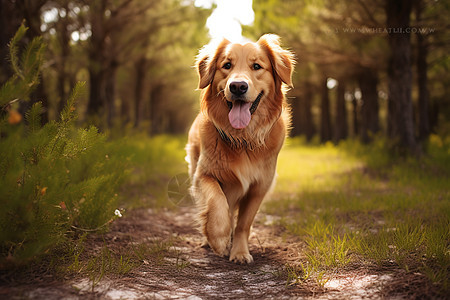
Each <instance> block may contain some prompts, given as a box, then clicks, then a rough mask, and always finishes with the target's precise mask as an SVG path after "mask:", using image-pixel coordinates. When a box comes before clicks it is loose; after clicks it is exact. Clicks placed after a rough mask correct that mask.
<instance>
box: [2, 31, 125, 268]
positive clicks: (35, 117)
mask: <svg viewBox="0 0 450 300" xmlns="http://www.w3.org/2000/svg"><path fill="white" fill-rule="evenodd" d="M25 30H26V29H25V28H24V27H23V26H22V27H21V28H20V29H19V31H18V33H17V34H16V36H15V37H14V38H13V40H12V41H11V44H10V47H11V62H12V64H13V69H14V70H15V72H16V73H15V75H14V76H13V78H12V79H10V80H9V81H8V82H7V83H6V84H5V86H7V87H6V88H5V86H3V87H2V89H1V90H2V95H1V101H2V102H1V104H5V103H6V105H9V102H8V101H9V99H11V98H12V97H16V96H17V95H20V97H21V99H28V95H29V93H30V92H31V90H32V89H33V88H34V87H35V85H36V84H37V83H38V80H37V78H38V75H37V74H38V71H39V69H40V67H41V65H42V63H43V61H42V57H41V54H40V53H41V51H42V49H43V44H42V42H41V41H40V40H39V39H36V40H33V42H31V43H30V45H28V46H27V47H26V49H25V51H24V53H23V54H22V56H21V59H20V61H19V59H18V58H17V56H18V50H17V48H16V44H17V43H18V41H19V40H20V38H21V37H22V36H23V34H24V32H25ZM24 85H26V86H27V87H26V88H24ZM83 90H84V83H78V84H77V85H76V87H75V88H74V91H73V93H72V95H71V96H70V98H69V100H68V102H67V104H66V106H65V108H64V109H63V111H62V113H61V117H60V120H59V121H52V122H50V123H48V124H45V125H44V126H41V118H40V115H41V114H42V112H43V107H42V104H41V103H39V102H38V103H35V104H33V106H32V107H31V109H30V110H29V111H28V112H27V113H26V114H25V119H26V123H27V124H24V122H20V121H21V119H19V120H18V121H15V122H11V121H9V120H7V119H8V116H7V115H4V116H2V117H1V118H2V120H1V124H3V127H2V132H1V136H0V148H1V149H2V156H1V159H0V191H1V193H0V202H1V203H2V210H1V211H0V266H1V265H2V264H5V263H22V262H26V261H28V260H29V259H33V258H35V257H38V256H40V255H42V254H44V253H48V252H49V251H51V250H52V249H53V248H54V247H55V246H57V245H59V244H61V243H63V242H64V241H66V240H67V239H68V238H69V236H70V234H71V232H73V231H95V230H99V229H104V228H105V227H106V225H108V224H109V223H110V222H111V221H112V220H113V219H114V218H115V214H114V211H115V209H116V208H117V201H118V200H117V199H118V197H117V194H116V189H117V187H118V185H119V183H120V182H121V180H122V178H123V175H124V170H125V164H124V161H126V160H125V159H124V158H123V157H120V156H119V155H118V154H117V153H116V152H115V150H114V149H112V148H111V147H110V145H109V144H108V143H107V142H106V139H105V136H104V135H102V134H99V133H98V131H97V129H96V128H94V127H91V128H87V129H77V128H75V126H74V120H75V119H76V113H75V102H76V99H77V98H78V97H79V95H80V93H81V92H82V91H83Z"/></svg>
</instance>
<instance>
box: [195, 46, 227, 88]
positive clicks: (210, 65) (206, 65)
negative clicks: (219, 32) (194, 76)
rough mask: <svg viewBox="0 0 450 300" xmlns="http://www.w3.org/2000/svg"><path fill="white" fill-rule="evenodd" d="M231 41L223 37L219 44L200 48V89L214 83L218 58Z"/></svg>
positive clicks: (198, 66)
mask: <svg viewBox="0 0 450 300" xmlns="http://www.w3.org/2000/svg"><path fill="white" fill-rule="evenodd" d="M229 43H230V42H229V41H228V40H226V39H223V40H222V41H221V42H220V43H219V44H217V43H216V44H210V45H206V46H205V47H203V48H202V49H201V50H200V52H199V55H198V56H197V63H196V66H197V71H198V76H199V83H198V88H199V89H204V88H206V87H207V86H208V85H210V84H211V83H212V81H213V79H214V74H215V73H216V65H217V60H218V59H219V56H220V54H221V53H222V52H223V51H224V49H225V47H226V46H227V45H228V44H229Z"/></svg>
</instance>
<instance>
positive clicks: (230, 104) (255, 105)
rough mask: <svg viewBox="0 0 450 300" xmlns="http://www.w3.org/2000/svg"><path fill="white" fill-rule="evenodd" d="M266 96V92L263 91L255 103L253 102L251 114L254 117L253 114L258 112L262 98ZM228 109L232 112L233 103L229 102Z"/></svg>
mask: <svg viewBox="0 0 450 300" xmlns="http://www.w3.org/2000/svg"><path fill="white" fill-rule="evenodd" d="M263 95H264V92H263V91H261V93H259V94H258V96H257V97H256V99H255V101H253V103H252V106H251V107H250V113H251V114H252V115H253V113H254V112H255V111H256V109H257V108H258V105H259V101H261V98H262V96H263ZM227 105H228V108H229V109H230V110H231V109H232V108H233V102H231V101H228V100H227Z"/></svg>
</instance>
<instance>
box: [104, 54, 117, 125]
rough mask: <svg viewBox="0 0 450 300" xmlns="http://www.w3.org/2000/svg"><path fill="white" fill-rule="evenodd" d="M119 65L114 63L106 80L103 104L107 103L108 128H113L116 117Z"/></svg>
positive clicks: (107, 73)
mask: <svg viewBox="0 0 450 300" xmlns="http://www.w3.org/2000/svg"><path fill="white" fill-rule="evenodd" d="M117 68H118V64H116V63H115V62H112V65H111V67H110V68H108V69H109V71H108V72H106V78H105V82H106V85H105V92H104V95H105V99H103V103H105V107H106V111H107V115H106V125H107V126H108V128H112V127H113V125H114V124H113V122H114V120H115V117H116V73H117Z"/></svg>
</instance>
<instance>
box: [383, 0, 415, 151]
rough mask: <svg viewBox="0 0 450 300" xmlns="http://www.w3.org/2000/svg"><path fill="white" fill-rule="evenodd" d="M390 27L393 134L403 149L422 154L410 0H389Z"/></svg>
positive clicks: (390, 88) (387, 11) (390, 91)
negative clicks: (416, 127)
mask: <svg viewBox="0 0 450 300" xmlns="http://www.w3.org/2000/svg"><path fill="white" fill-rule="evenodd" d="M386 2H387V5H386V14H387V24H386V27H387V28H388V29H389V30H390V32H389V38H388V40H389V46H390V49H391V57H390V61H389V70H388V78H389V101H391V103H392V107H391V110H390V111H389V116H388V117H389V119H390V120H391V122H392V124H391V125H392V126H391V128H390V130H391V132H390V136H391V137H392V138H393V139H394V142H395V143H396V144H397V146H398V150H401V152H404V151H407V152H410V153H415V154H417V153H418V148H417V143H416V139H415V136H414V122H413V106H412V101H411V83H412V74H411V41H410V34H409V30H407V28H408V27H409V22H410V13H411V6H412V5H411V1H410V0H386Z"/></svg>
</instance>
